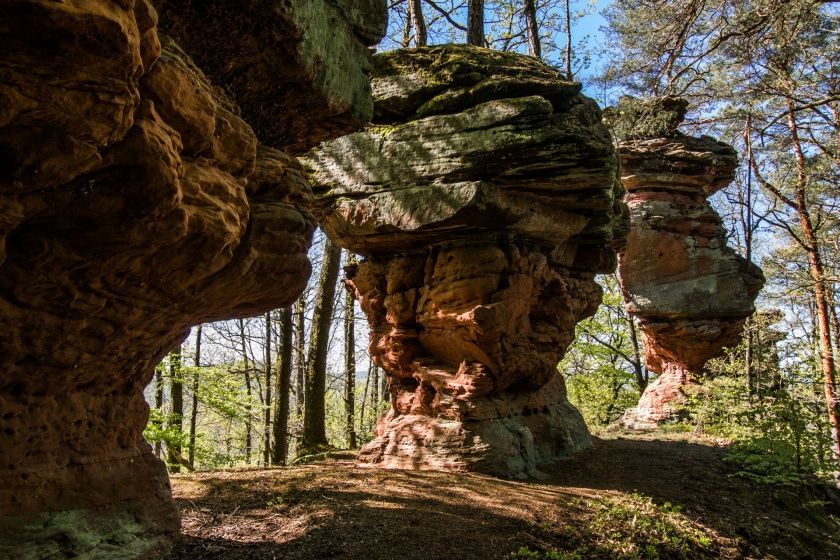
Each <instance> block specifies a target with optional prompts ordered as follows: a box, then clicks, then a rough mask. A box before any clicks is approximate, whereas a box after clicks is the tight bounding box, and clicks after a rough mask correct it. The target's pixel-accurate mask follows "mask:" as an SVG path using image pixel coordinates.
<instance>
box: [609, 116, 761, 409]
mask: <svg viewBox="0 0 840 560" xmlns="http://www.w3.org/2000/svg"><path fill="white" fill-rule="evenodd" d="M666 101H671V102H669V103H668V104H667V105H666V117H664V118H663V119H661V120H663V121H664V122H667V123H669V126H667V127H665V128H660V129H659V130H658V132H659V133H661V134H663V136H660V137H647V136H646V134H648V133H649V131H651V130H654V129H655V128H656V127H652V126H651V124H650V123H651V122H656V118H655V116H652V115H651V113H653V112H655V107H656V105H655V104H653V103H651V102H648V103H647V104H645V105H642V107H644V108H646V109H647V110H648V112H647V113H646V114H645V116H644V117H643V121H644V126H643V127H642V129H641V130H642V132H640V131H639V129H638V128H636V129H633V128H632V127H630V126H626V127H624V128H623V129H622V130H625V131H629V132H627V134H626V135H625V136H624V139H623V140H621V141H620V142H619V146H618V148H619V154H620V157H621V181H622V183H623V184H624V188H625V189H626V190H627V194H626V196H625V202H626V203H627V205H628V207H629V208H630V235H629V236H628V238H627V246H626V248H625V250H624V251H623V252H622V253H621V254H620V259H619V263H620V264H619V276H620V280H621V285H622V290H623V292H624V297H625V301H626V308H627V311H628V312H630V313H631V314H632V315H633V316H635V317H636V318H637V319H638V322H639V327H640V330H641V331H642V335H643V342H644V348H645V364H646V365H647V367H648V369H649V370H651V371H652V372H654V373H656V374H657V375H658V377H657V379H655V380H654V381H653V382H652V383H650V384H649V385H648V387H647V389H646V390H645V392H644V394H643V395H642V397H641V400H640V401H639V405H638V407H637V408H636V409H635V410H633V411H631V412H630V413H629V414H628V415H625V418H624V422H625V424H627V425H650V424H651V423H652V422H653V423H655V422H659V421H663V420H668V419H672V418H674V415H675V414H676V413H677V412H678V410H679V404H680V403H681V402H682V400H683V399H684V391H683V389H684V388H685V387H686V386H688V385H691V384H694V383H698V382H699V381H700V379H701V375H702V372H703V367H704V365H705V364H706V362H707V361H708V360H710V359H711V358H714V357H716V356H719V355H720V354H721V352H722V351H723V349H724V348H725V347H727V346H732V345H736V344H737V343H738V342H739V341H740V336H741V330H742V327H743V325H744V321H745V320H746V318H747V317H749V316H750V315H751V314H752V313H753V312H754V311H755V306H754V301H755V298H756V296H757V294H758V292H759V290H760V289H761V287H762V285H763V284H764V276H763V275H762V272H761V270H760V269H759V268H758V267H757V266H755V265H754V264H752V263H749V262H747V261H746V260H745V259H744V258H743V257H741V256H739V255H738V254H737V253H735V251H734V250H732V249H731V248H730V247H728V246H727V244H726V231H725V230H724V228H723V226H722V221H721V218H720V216H718V214H717V212H715V211H714V209H713V208H712V207H711V206H710V205H709V203H708V201H707V198H708V197H709V196H710V195H712V194H714V193H715V192H717V191H718V190H720V189H722V188H723V187H725V186H726V185H728V184H729V183H730V182H731V181H732V179H733V178H734V177H735V169H736V167H737V164H738V159H737V154H736V153H735V150H734V149H733V148H732V147H731V146H729V145H727V144H724V143H722V142H719V141H717V140H714V139H712V138H710V137H708V136H701V137H692V136H687V135H685V134H682V133H680V132H679V131H678V130H676V126H677V125H678V124H679V121H681V120H682V118H683V117H684V115H685V105H684V104H682V105H681V104H676V105H677V107H678V108H681V109H680V111H678V112H677V114H676V117H675V116H674V115H675V114H674V112H673V110H671V111H668V110H667V109H669V108H671V107H673V106H674V105H675V104H674V103H673V102H672V100H666ZM616 112H618V110H613V112H612V113H613V115H615V114H616ZM623 114H624V115H627V114H630V115H633V116H636V114H634V113H633V112H632V111H631V110H626V111H624V113H623Z"/></svg>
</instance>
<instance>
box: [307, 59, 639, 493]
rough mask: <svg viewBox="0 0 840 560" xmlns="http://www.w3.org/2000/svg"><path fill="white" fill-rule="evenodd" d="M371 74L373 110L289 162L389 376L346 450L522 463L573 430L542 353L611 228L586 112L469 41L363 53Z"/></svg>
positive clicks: (595, 299) (601, 160) (598, 148)
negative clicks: (301, 174) (379, 402)
mask: <svg viewBox="0 0 840 560" xmlns="http://www.w3.org/2000/svg"><path fill="white" fill-rule="evenodd" d="M372 84H373V92H374V101H375V106H374V114H375V117H374V125H373V126H371V127H369V128H368V129H367V130H366V131H365V132H360V133H356V134H352V135H349V136H345V137H343V138H340V139H338V140H335V141H332V142H328V143H326V144H324V145H322V146H321V147H320V148H319V149H318V150H317V151H316V152H314V153H312V154H311V156H310V157H309V158H308V159H307V160H306V165H307V166H309V167H311V169H312V175H311V176H312V177H313V180H314V182H315V183H316V184H317V185H319V186H318V187H316V195H317V196H316V198H317V202H316V213H317V214H318V218H319V222H320V223H321V225H322V227H324V229H325V230H326V232H327V234H328V235H329V236H330V238H331V239H333V240H334V241H336V242H337V243H339V244H340V245H342V246H344V247H346V248H348V249H349V250H351V251H353V252H356V253H359V254H361V255H363V256H364V257H365V259H364V261H363V262H361V263H360V264H358V265H357V266H356V267H352V268H351V269H349V270H348V274H347V284H348V286H349V288H350V289H351V290H352V291H353V292H354V294H355V296H356V297H357V299H358V300H359V301H360V304H361V307H362V309H363V310H364V312H365V313H366V315H367V317H368V320H369V322H370V325H371V329H372V340H371V344H370V349H371V355H372V356H373V359H374V360H375V361H376V363H377V364H379V366H380V367H382V368H383V369H384V370H385V371H386V373H387V375H388V379H389V381H390V393H391V403H392V408H391V410H390V411H389V412H387V413H386V414H385V415H384V416H383V417H382V418H381V419H380V420H379V423H378V426H377V430H376V439H374V440H373V441H372V442H371V443H369V444H368V445H367V446H366V447H365V448H364V449H363V450H362V453H361V456H360V461H362V462H365V463H374V464H380V465H383V466H385V467H395V468H434V469H453V470H476V471H483V472H490V473H495V474H502V475H507V476H528V475H535V474H537V473H538V468H539V466H540V465H542V464H545V463H548V462H552V461H555V460H557V459H558V458H560V457H563V456H568V455H569V454H571V453H574V452H575V451H577V450H579V449H581V448H583V447H585V446H586V445H588V444H589V442H590V436H589V433H588V431H587V429H586V426H585V425H584V423H583V419H582V417H581V416H580V414H579V413H578V412H577V410H575V409H574V408H573V407H572V406H571V405H570V404H569V402H568V401H567V399H566V394H565V387H564V384H563V379H562V376H560V375H559V374H558V373H557V372H556V369H555V368H556V365H557V362H558V361H559V360H560V358H561V357H562V356H563V354H564V352H565V350H566V348H567V347H568V345H569V344H570V343H571V342H572V339H573V336H574V328H575V324H576V323H577V322H578V321H580V320H581V319H583V318H584V317H587V316H589V315H591V314H593V313H594V312H595V310H596V308H597V306H598V304H599V303H600V301H601V290H600V288H599V287H598V285H597V284H596V283H595V281H594V275H595V273H597V272H606V271H611V270H613V269H614V267H615V263H616V261H615V249H616V247H618V246H619V245H620V243H621V241H622V239H623V236H624V235H625V233H626V232H625V230H624V228H625V226H626V224H625V218H626V216H625V208H624V206H623V204H622V202H621V195H622V191H621V187H620V184H619V183H618V181H617V178H616V161H615V155H614V151H613V147H612V142H611V140H610V136H609V134H608V132H607V130H606V128H605V127H603V126H602V125H601V123H600V118H601V115H600V111H599V110H598V108H597V106H596V105H595V103H594V102H592V101H591V100H590V99H588V98H586V97H583V96H582V95H580V93H579V90H580V86H579V84H576V83H571V82H566V81H564V80H562V79H561V77H560V75H559V74H558V73H557V72H556V71H555V70H553V69H551V68H550V67H548V66H546V65H544V64H542V63H541V62H539V61H537V60H535V59H533V58H529V57H525V56H520V55H514V54H505V53H499V52H494V51H489V50H486V49H481V48H477V47H468V46H441V47H432V48H420V49H410V50H403V51H397V52H392V53H386V54H382V55H377V56H376V57H374V73H373V80H372Z"/></svg>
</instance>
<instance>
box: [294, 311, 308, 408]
mask: <svg viewBox="0 0 840 560" xmlns="http://www.w3.org/2000/svg"><path fill="white" fill-rule="evenodd" d="M305 318H306V302H305V301H304V300H303V298H301V299H299V300H298V302H297V304H296V305H295V367H296V370H297V382H296V383H295V406H296V407H297V415H298V416H299V417H300V416H303V405H304V401H305V393H306V354H305V353H304V350H305V348H306V327H305V325H304V319H305Z"/></svg>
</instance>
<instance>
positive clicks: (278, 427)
mask: <svg viewBox="0 0 840 560" xmlns="http://www.w3.org/2000/svg"><path fill="white" fill-rule="evenodd" d="M277 355H278V359H279V360H280V363H279V370H278V372H277V391H276V392H277V394H276V395H275V396H274V446H273V447H272V449H271V463H272V464H274V465H285V464H286V457H287V454H288V449H289V445H288V436H289V390H290V389H291V381H292V309H291V308H290V307H287V308H285V309H281V310H280V348H279V349H278V352H277Z"/></svg>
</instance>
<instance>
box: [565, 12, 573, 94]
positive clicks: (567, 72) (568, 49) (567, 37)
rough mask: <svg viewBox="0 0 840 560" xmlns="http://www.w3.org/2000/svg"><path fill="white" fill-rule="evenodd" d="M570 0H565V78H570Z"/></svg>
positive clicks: (571, 76)
mask: <svg viewBox="0 0 840 560" xmlns="http://www.w3.org/2000/svg"><path fill="white" fill-rule="evenodd" d="M570 3H571V0H566V78H568V79H569V80H571V79H572V78H573V75H572V8H571V6H570V5H569V4H570Z"/></svg>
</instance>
